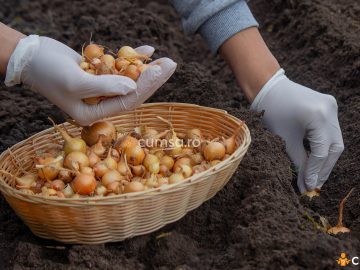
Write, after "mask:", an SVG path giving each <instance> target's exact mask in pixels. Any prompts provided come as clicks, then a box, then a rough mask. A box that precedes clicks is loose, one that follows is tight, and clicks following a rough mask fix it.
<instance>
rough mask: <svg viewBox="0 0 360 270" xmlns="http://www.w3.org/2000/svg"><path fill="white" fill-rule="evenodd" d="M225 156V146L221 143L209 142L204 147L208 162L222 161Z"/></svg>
mask: <svg viewBox="0 0 360 270" xmlns="http://www.w3.org/2000/svg"><path fill="white" fill-rule="evenodd" d="M224 156H225V146H224V145H223V144H221V143H219V142H209V143H208V144H207V145H206V146H205V147H204V157H205V159H206V160H207V161H212V160H215V159H219V160H221V159H222V158H223V157H224Z"/></svg>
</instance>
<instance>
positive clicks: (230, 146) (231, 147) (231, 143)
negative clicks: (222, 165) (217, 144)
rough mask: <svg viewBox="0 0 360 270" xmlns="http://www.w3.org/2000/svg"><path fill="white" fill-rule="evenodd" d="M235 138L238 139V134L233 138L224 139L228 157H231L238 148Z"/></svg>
mask: <svg viewBox="0 0 360 270" xmlns="http://www.w3.org/2000/svg"><path fill="white" fill-rule="evenodd" d="M235 138H236V133H234V134H233V135H232V136H231V137H229V138H227V139H224V140H223V142H222V143H223V144H224V146H225V153H226V154H228V155H231V154H232V153H234V151H235V148H236V141H235Z"/></svg>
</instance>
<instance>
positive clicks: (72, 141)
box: [49, 118, 86, 154]
mask: <svg viewBox="0 0 360 270" xmlns="http://www.w3.org/2000/svg"><path fill="white" fill-rule="evenodd" d="M49 120H50V121H51V122H52V124H53V125H54V128H55V129H56V130H57V131H58V132H59V133H60V135H61V137H63V139H64V146H63V149H64V152H65V154H69V153H71V152H75V151H76V152H83V153H85V152H86V143H85V142H84V140H82V139H81V138H73V137H71V136H70V135H69V134H68V133H67V132H66V131H65V130H64V129H62V128H60V127H59V126H58V125H56V124H55V122H54V121H53V120H52V119H51V118H49Z"/></svg>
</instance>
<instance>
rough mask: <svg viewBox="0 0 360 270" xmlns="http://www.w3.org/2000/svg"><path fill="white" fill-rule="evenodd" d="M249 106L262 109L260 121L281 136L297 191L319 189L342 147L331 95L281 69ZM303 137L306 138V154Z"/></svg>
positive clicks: (258, 110) (333, 99)
mask: <svg viewBox="0 0 360 270" xmlns="http://www.w3.org/2000/svg"><path fill="white" fill-rule="evenodd" d="M251 109H252V110H255V111H257V112H261V111H263V110H264V111H265V113H264V118H263V121H264V124H265V125H266V126H267V127H268V128H269V129H270V131H272V132H274V133H276V134H278V135H279V136H280V137H282V138H283V139H284V140H285V142H286V150H287V152H288V154H289V156H290V158H291V159H292V161H293V162H294V163H295V165H296V166H297V168H298V170H299V171H298V179H297V185H298V187H299V190H300V192H301V193H304V192H307V191H312V190H314V189H315V188H318V189H320V188H321V187H322V185H323V184H324V183H325V182H326V180H327V179H328V177H329V175H330V173H331V170H332V169H333V167H334V165H335V163H336V161H337V160H338V158H339V157H340V155H341V153H342V151H343V150H344V143H343V139H342V134H341V130H340V126H339V121H338V117H337V103H336V100H335V98H334V97H333V96H330V95H325V94H321V93H319V92H316V91H313V90H311V89H309V88H307V87H304V86H302V85H300V84H297V83H294V82H292V81H290V80H289V79H288V78H287V77H286V76H285V75H284V70H282V69H281V70H279V71H278V72H277V73H276V74H275V75H274V76H273V77H272V78H271V79H270V80H269V81H268V82H267V83H266V84H265V85H264V87H263V88H262V89H261V91H260V92H259V93H258V95H257V96H256V98H255V100H254V102H253V103H252V105H251ZM304 137H306V138H307V139H308V140H309V141H310V147H311V153H310V155H309V156H307V154H306V152H305V149H304V146H303V138H304Z"/></svg>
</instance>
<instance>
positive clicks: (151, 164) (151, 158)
mask: <svg viewBox="0 0 360 270" xmlns="http://www.w3.org/2000/svg"><path fill="white" fill-rule="evenodd" d="M143 164H144V166H145V168H146V169H147V170H148V171H149V172H151V173H155V174H157V173H158V172H159V171H160V161H159V159H158V158H157V156H155V155H153V154H147V155H146V156H145V159H144V162H143Z"/></svg>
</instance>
